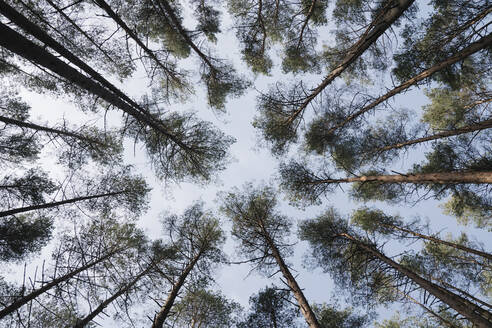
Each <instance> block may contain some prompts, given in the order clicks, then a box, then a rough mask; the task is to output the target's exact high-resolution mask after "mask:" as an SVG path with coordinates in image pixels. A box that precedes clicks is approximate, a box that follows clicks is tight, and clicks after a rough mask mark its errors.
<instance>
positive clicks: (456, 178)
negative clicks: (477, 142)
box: [306, 171, 492, 184]
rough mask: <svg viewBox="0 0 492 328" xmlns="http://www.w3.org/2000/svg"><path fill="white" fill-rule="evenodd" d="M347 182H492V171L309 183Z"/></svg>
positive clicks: (369, 177)
mask: <svg viewBox="0 0 492 328" xmlns="http://www.w3.org/2000/svg"><path fill="white" fill-rule="evenodd" d="M347 182H380V183H423V184H432V183H434V184H456V183H474V184H488V183H492V172H462V171H456V172H436V173H416V174H412V173H410V174H395V175H368V176H361V177H354V178H345V179H320V180H314V181H310V182H306V183H307V184H323V183H347Z"/></svg>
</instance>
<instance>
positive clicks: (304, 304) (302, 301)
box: [262, 227, 322, 328]
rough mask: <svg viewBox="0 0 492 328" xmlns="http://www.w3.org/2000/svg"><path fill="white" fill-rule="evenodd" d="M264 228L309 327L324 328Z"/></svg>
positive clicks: (273, 253) (269, 243)
mask: <svg viewBox="0 0 492 328" xmlns="http://www.w3.org/2000/svg"><path fill="white" fill-rule="evenodd" d="M262 230H263V235H264V238H265V241H266V243H267V244H268V246H269V247H270V250H271V252H272V255H273V257H274V258H275V261H276V262H277V264H278V266H279V268H280V271H281V272H282V275H283V276H284V278H285V280H286V281H287V285H288V286H289V288H290V290H291V291H292V293H293V294H294V297H295V298H296V300H297V303H298V304H299V308H300V310H301V313H302V315H303V316H304V319H305V320H306V322H307V324H308V327H309V328H322V327H321V325H320V324H319V323H318V320H317V319H316V316H315V315H314V312H313V310H312V309H311V306H310V305H309V303H308V301H307V299H306V297H305V296H304V293H303V292H302V289H301V288H300V287H299V285H298V284H297V281H296V279H295V278H294V276H293V275H292V273H291V272H290V270H289V268H288V266H287V264H285V262H284V259H283V258H282V256H281V255H280V252H279V250H278V248H277V246H276V245H275V243H274V242H273V240H272V239H271V237H270V235H269V234H268V232H267V231H266V230H265V229H264V228H263V227H262Z"/></svg>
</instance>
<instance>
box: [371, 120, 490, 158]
mask: <svg viewBox="0 0 492 328" xmlns="http://www.w3.org/2000/svg"><path fill="white" fill-rule="evenodd" d="M489 128H492V119H491V120H485V121H482V122H479V123H476V124H471V125H467V126H464V127H462V128H458V129H454V130H447V131H442V132H439V133H436V134H433V135H430V136H427V137H422V138H418V139H414V140H408V141H404V142H401V143H396V144H393V145H388V146H384V147H381V148H378V149H376V150H373V151H371V152H370V153H381V152H384V151H388V150H391V149H399V148H403V147H407V146H410V145H415V144H418V143H422V142H427V141H432V140H437V139H442V138H447V137H452V136H458V135H460V134H465V133H470V132H475V131H481V130H485V129H489Z"/></svg>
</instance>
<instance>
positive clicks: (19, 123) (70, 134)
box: [0, 116, 105, 146]
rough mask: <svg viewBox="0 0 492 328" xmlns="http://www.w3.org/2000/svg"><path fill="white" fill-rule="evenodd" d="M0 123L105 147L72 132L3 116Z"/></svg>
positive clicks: (96, 141)
mask: <svg viewBox="0 0 492 328" xmlns="http://www.w3.org/2000/svg"><path fill="white" fill-rule="evenodd" d="M0 122H3V123H5V124H13V125H16V126H19V127H21V128H27V129H31V130H36V131H43V132H46V133H53V134H56V135H61V136H67V137H70V138H74V139H77V140H80V141H84V142H87V143H89V144H97V145H100V146H105V144H104V143H102V142H100V141H99V140H95V139H92V138H88V137H86V136H83V135H81V134H78V133H74V132H70V131H66V130H60V129H55V128H50V127H46V126H42V125H38V124H34V123H29V122H24V121H20V120H16V119H13V118H9V117H5V116H0Z"/></svg>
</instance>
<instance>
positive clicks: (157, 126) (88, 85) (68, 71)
mask: <svg viewBox="0 0 492 328" xmlns="http://www.w3.org/2000/svg"><path fill="white" fill-rule="evenodd" d="M1 1H2V0H0V5H1V4H2V2H1ZM0 8H1V7H0ZM43 33H44V32H43ZM0 46H2V47H4V48H5V49H8V50H9V51H12V52H13V53H15V54H17V55H19V56H21V57H24V58H25V59H27V60H29V61H31V62H34V63H36V64H38V65H40V66H42V67H45V68H47V69H49V70H50V71H52V72H54V73H56V74H58V75H59V76H61V77H63V78H64V79H66V80H68V81H70V82H71V83H73V84H75V85H77V86H78V87H80V88H82V89H84V90H86V91H88V92H89V93H92V94H94V95H96V96H99V97H101V98H102V99H104V100H105V101H107V102H108V103H110V104H111V105H113V106H115V107H117V108H120V109H121V110H123V111H124V112H125V113H127V114H128V115H130V116H132V117H134V118H135V119H136V120H137V121H139V122H141V123H145V124H147V125H148V126H150V127H151V128H153V129H154V130H156V131H158V132H159V133H161V134H162V135H164V136H166V137H167V138H169V139H170V140H172V141H173V142H174V143H176V144H177V145H178V146H180V147H181V148H183V149H185V150H187V151H190V150H191V149H190V148H189V147H188V146H186V145H185V144H184V143H183V142H182V141H180V140H179V139H178V138H177V137H176V136H174V135H172V134H171V133H169V132H168V131H167V130H166V129H165V127H164V126H163V125H162V123H161V122H159V120H158V119H156V118H155V117H154V116H152V115H150V114H149V113H148V112H146V111H144V110H143V109H142V108H141V107H140V106H139V105H138V104H136V103H135V102H133V100H131V99H130V98H128V97H127V96H125V95H124V94H123V93H122V92H121V91H117V92H112V91H110V90H111V89H110V88H109V87H108V88H106V87H103V86H102V85H101V84H98V83H96V82H95V81H94V80H92V79H90V78H88V77H86V76H85V75H83V74H81V73H80V72H79V71H77V70H76V69H74V68H73V67H71V66H70V65H68V64H66V63H65V62H63V61H61V60H60V59H58V58H57V57H56V56H54V55H52V54H51V53H49V52H48V51H46V50H45V49H43V48H42V47H40V46H38V45H37V44H35V43H33V42H31V41H30V40H28V39H26V38H25V37H24V36H22V35H21V34H19V33H17V32H16V31H14V30H12V29H11V28H9V27H8V26H7V25H5V24H2V23H0ZM55 50H56V49H55ZM57 51H58V50H57ZM60 51H62V50H61V49H60ZM65 52H68V50H65V51H64V53H65ZM67 56H68V54H67ZM70 57H74V56H73V55H71V56H70ZM78 60H79V61H80V59H78ZM84 65H86V64H84ZM91 70H92V69H91ZM96 74H98V73H96ZM114 88H116V87H114ZM108 89H109V90H108ZM116 90H117V89H116ZM127 99H128V102H127V101H125V100H127Z"/></svg>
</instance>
